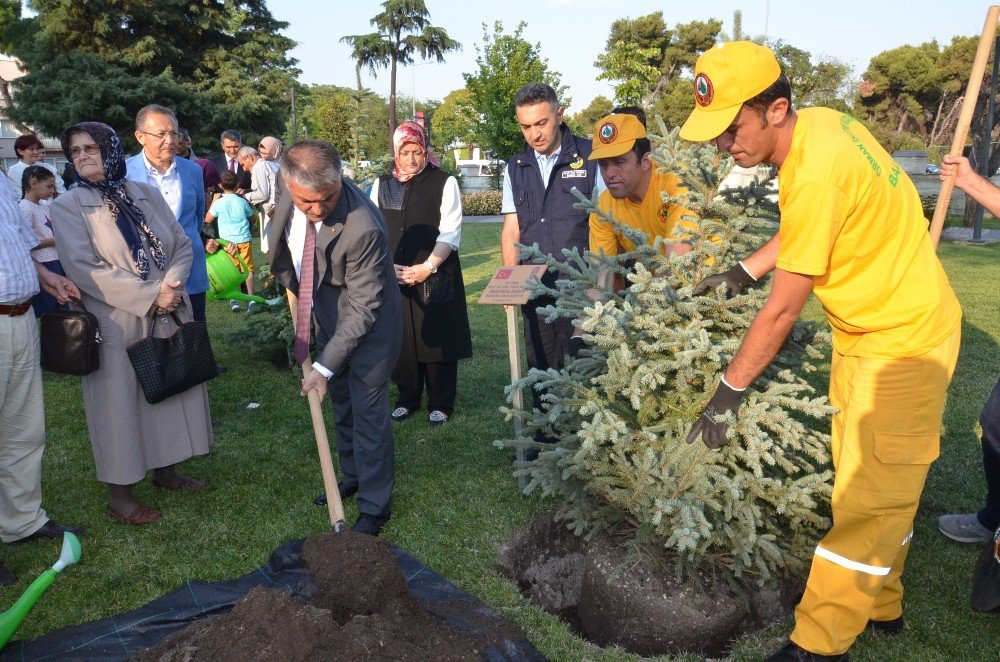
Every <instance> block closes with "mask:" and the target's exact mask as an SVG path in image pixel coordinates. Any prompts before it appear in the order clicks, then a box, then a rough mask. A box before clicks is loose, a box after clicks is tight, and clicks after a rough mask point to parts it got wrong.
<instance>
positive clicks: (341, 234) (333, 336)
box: [269, 179, 403, 387]
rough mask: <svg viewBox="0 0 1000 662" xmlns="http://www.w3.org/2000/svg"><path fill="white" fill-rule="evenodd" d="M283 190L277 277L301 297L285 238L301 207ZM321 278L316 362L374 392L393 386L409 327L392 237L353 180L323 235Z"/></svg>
mask: <svg viewBox="0 0 1000 662" xmlns="http://www.w3.org/2000/svg"><path fill="white" fill-rule="evenodd" d="M278 187H279V197H278V204H277V207H276V208H275V214H274V219H273V221H272V223H271V234H270V237H269V243H270V246H271V252H270V254H269V257H270V262H271V273H272V274H273V275H274V277H275V278H277V279H278V281H279V282H280V283H281V284H282V285H284V286H285V287H286V288H288V289H289V290H291V291H292V292H294V293H296V294H298V291H299V282H298V278H296V276H295V267H294V265H293V264H292V255H291V251H290V250H289V247H288V241H287V239H286V236H285V234H286V228H287V227H290V224H291V220H292V214H293V212H294V207H293V206H292V199H291V196H289V195H286V194H283V188H284V185H283V183H282V182H281V180H280V179H279V180H278ZM314 273H315V276H314V279H313V283H314V293H313V315H314V316H315V319H316V322H317V326H318V329H317V331H316V346H317V348H318V356H317V357H316V360H317V361H318V362H319V364H320V365H322V366H323V367H324V368H326V369H327V370H329V371H331V372H333V374H334V376H337V377H339V376H342V375H343V374H344V373H345V372H346V371H347V369H348V368H350V369H351V370H353V371H354V372H355V373H356V374H357V375H359V376H360V377H361V379H362V380H363V381H364V382H365V383H366V384H367V385H368V386H370V387H374V386H376V385H378V384H379V383H381V382H384V381H386V380H387V379H388V378H389V374H390V373H391V372H392V369H393V367H394V366H395V365H396V359H397V357H398V356H399V345H400V341H401V335H402V321H403V320H402V303H401V299H400V295H399V287H398V286H397V285H396V275H395V270H394V269H393V265H392V259H391V256H390V255H389V238H388V231H387V229H386V223H385V219H384V218H383V217H382V213H381V212H379V210H378V208H377V207H376V206H375V205H374V204H372V202H371V201H370V200H369V199H368V198H367V197H366V196H365V194H364V193H362V192H361V190H359V189H358V187H357V186H355V185H354V184H353V183H351V182H350V181H348V180H346V179H345V180H343V181H342V188H341V193H340V199H339V200H338V201H337V205H336V206H335V207H334V209H333V211H331V212H330V214H329V215H328V216H327V217H326V218H325V219H323V223H322V224H321V225H320V226H319V227H318V228H317V233H316V260H315V271H314Z"/></svg>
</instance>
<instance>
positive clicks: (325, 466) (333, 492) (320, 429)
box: [302, 360, 344, 531]
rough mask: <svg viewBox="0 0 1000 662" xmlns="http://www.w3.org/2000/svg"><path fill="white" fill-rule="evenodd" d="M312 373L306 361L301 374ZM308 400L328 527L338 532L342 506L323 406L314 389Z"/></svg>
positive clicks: (310, 366)
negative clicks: (324, 495) (328, 515)
mask: <svg viewBox="0 0 1000 662" xmlns="http://www.w3.org/2000/svg"><path fill="white" fill-rule="evenodd" d="M312 371H313V368H312V364H310V363H309V361H308V360H307V361H306V362H305V363H303V364H302V373H303V374H304V375H305V376H306V377H309V374H310V373H311V372H312ZM308 398H309V413H310V414H311V416H312V425H313V434H315V436H316V451H317V452H318V453H319V466H320V469H322V471H323V489H324V490H325V491H326V508H327V510H328V511H329V512H330V526H332V527H333V530H334V531H339V530H340V529H341V528H343V526H344V504H343V502H341V500H340V488H338V487H337V474H336V473H335V472H334V470H333V456H332V455H331V454H330V439H329V437H327V434H326V421H325V420H324V419H323V404H322V402H321V401H320V399H319V393H317V392H316V390H315V389H312V390H310V391H309V395H308Z"/></svg>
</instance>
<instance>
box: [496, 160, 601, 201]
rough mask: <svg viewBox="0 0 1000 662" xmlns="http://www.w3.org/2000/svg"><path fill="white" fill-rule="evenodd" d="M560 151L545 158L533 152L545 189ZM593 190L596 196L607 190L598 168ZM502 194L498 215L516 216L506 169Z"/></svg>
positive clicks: (512, 193) (508, 171)
mask: <svg viewBox="0 0 1000 662" xmlns="http://www.w3.org/2000/svg"><path fill="white" fill-rule="evenodd" d="M561 151H562V147H560V148H559V149H557V150H556V151H555V153H554V154H553V155H552V156H545V155H544V154H540V153H539V152H537V151H535V160H536V161H537V162H538V170H539V171H541V173H542V186H544V187H545V188H546V189H548V188H549V177H550V176H551V175H552V168H553V167H554V166H555V164H556V159H557V158H559V152H561ZM594 188H595V189H597V195H600V194H601V193H603V192H604V189H605V188H607V187H606V186H605V185H604V177H602V176H601V170H600V168H598V169H597V174H595V175H594ZM502 190H503V194H502V196H501V202H500V213H501V214H516V213H517V207H515V206H514V189H513V188H512V187H511V185H510V170H508V169H507V168H506V167H505V168H504V169H503V186H502Z"/></svg>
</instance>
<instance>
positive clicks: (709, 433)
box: [687, 379, 746, 448]
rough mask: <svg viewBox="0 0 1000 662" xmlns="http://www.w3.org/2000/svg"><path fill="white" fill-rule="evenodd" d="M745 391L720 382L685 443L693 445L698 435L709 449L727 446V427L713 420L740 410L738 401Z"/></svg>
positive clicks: (724, 381)
mask: <svg viewBox="0 0 1000 662" xmlns="http://www.w3.org/2000/svg"><path fill="white" fill-rule="evenodd" d="M745 391H746V389H743V390H737V389H735V388H733V387H732V386H730V385H729V384H727V383H726V380H725V379H723V380H722V381H720V382H719V387H718V388H717V389H715V395H713V396H712V399H711V400H709V401H708V405H707V406H706V407H705V411H703V412H701V416H699V417H698V420H697V421H695V422H694V425H693V426H691V432H690V433H689V434H688V436H687V443H689V444H693V443H694V442H695V441H696V440H697V439H698V435H701V439H702V441H704V442H705V445H706V446H708V447H709V448H721V447H722V446H725V445H726V444H728V443H729V439H728V438H727V436H726V435H727V433H728V432H729V425H728V424H726V423H720V422H716V420H715V418H716V416H721V415H723V414H725V413H727V412H733V413H734V414H735V413H736V412H737V410H738V409H739V408H740V400H742V399H743V393H744V392H745Z"/></svg>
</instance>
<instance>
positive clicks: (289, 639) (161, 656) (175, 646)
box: [135, 531, 485, 662]
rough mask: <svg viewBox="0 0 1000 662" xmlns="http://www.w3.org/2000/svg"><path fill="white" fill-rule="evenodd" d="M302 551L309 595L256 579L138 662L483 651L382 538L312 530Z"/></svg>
mask: <svg viewBox="0 0 1000 662" xmlns="http://www.w3.org/2000/svg"><path fill="white" fill-rule="evenodd" d="M303 556H304V557H305V560H306V566H307V567H308V569H309V572H310V574H311V575H312V577H313V580H314V581H315V582H316V590H315V591H314V592H313V594H312V596H311V598H310V602H311V604H309V605H304V604H301V603H300V602H298V601H297V600H296V599H295V598H293V597H292V596H290V595H289V594H288V593H285V592H284V591H279V590H275V589H264V588H257V589H254V590H253V591H251V592H250V593H248V594H247V595H246V596H244V597H243V598H242V599H240V601H239V602H237V603H236V606H235V607H234V608H233V610H232V611H231V612H229V613H228V614H224V615H221V616H215V617H212V618H209V619H206V620H205V621H202V622H200V623H197V624H194V625H191V626H189V627H187V628H185V629H184V630H182V631H180V632H178V633H176V634H173V635H171V636H170V637H167V638H166V639H164V640H163V641H162V642H161V643H160V644H159V645H158V646H156V647H155V648H152V649H150V650H148V651H145V652H143V653H140V654H139V655H137V656H136V657H135V660H137V661H139V662H148V661H151V660H159V661H161V662H201V661H205V662H208V661H210V660H211V661H215V660H226V659H228V660H251V661H257V660H260V661H263V660H303V661H304V660H315V659H332V660H386V659H393V660H446V661H449V662H451V661H454V662H458V661H462V660H479V659H482V651H483V648H484V645H485V642H484V641H482V640H480V639H479V638H477V637H474V636H473V635H470V634H468V633H466V632H462V631H461V630H458V629H456V628H453V627H451V626H450V625H448V623H446V622H445V621H444V620H442V619H441V618H439V617H437V616H435V615H433V614H430V613H428V612H427V611H425V610H424V609H423V608H422V607H421V606H420V605H419V604H418V603H417V601H416V600H415V599H414V598H413V596H412V595H411V594H410V592H409V589H408V588H407V586H406V579H405V578H404V577H403V574H402V573H401V572H400V570H399V566H398V565H397V564H396V559H395V557H394V556H393V554H392V551H391V549H390V547H389V545H388V543H386V542H385V541H383V540H380V539H378V538H373V537H371V536H366V535H363V534H357V533H354V532H352V531H345V532H341V533H337V534H325V535H317V536H312V537H310V538H309V539H307V540H306V542H305V544H304V545H303Z"/></svg>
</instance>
